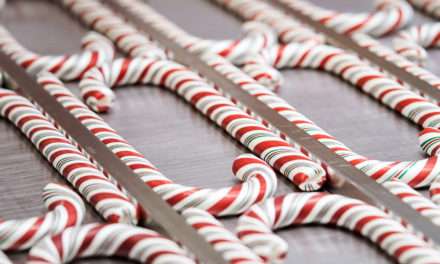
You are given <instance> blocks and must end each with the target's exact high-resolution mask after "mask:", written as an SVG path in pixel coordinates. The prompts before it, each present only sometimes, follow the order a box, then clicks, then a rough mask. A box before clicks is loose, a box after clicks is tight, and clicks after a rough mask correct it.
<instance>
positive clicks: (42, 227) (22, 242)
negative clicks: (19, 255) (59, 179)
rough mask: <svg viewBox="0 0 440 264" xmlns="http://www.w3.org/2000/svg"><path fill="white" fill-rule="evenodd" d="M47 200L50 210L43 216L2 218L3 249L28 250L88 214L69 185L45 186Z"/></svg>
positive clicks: (80, 221) (51, 184) (44, 195)
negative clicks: (17, 218) (13, 218)
mask: <svg viewBox="0 0 440 264" xmlns="http://www.w3.org/2000/svg"><path fill="white" fill-rule="evenodd" d="M43 201H44V205H45V206H46V208H47V209H48V210H49V212H48V213H46V214H45V215H43V216H40V217H31V218H28V219H20V220H6V221H3V220H0V249H1V250H23V249H27V248H30V247H32V246H33V245H35V244H36V243H37V242H39V241H40V240H41V239H42V238H44V237H45V236H48V235H52V234H56V233H59V232H61V231H63V230H64V229H66V228H68V227H72V226H78V225H80V224H81V223H82V221H83V219H84V215H85V207H84V204H83V202H82V200H81V198H80V197H79V196H78V195H77V194H76V193H75V192H74V191H72V190H70V189H69V188H67V187H65V186H61V185H58V184H54V183H49V184H48V185H46V187H44V191H43ZM1 263H3V262H1Z"/></svg>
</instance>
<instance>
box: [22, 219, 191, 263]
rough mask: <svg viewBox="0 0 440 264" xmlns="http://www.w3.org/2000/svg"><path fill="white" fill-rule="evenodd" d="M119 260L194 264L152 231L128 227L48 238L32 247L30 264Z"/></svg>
mask: <svg viewBox="0 0 440 264" xmlns="http://www.w3.org/2000/svg"><path fill="white" fill-rule="evenodd" d="M109 256H118V257H124V258H127V259H130V260H134V261H137V262H139V263H152V264H153V263H154V264H171V263H182V264H190V263H191V264H195V263H196V262H195V261H194V260H192V259H191V258H190V257H188V256H187V253H186V252H185V250H183V249H182V248H181V247H179V246H178V245H177V244H176V243H175V242H174V241H172V240H170V239H168V238H165V237H163V236H161V235H160V234H158V233H156V232H155V231H153V230H150V229H147V228H140V227H135V226H130V225H125V224H88V225H84V226H79V227H73V228H68V229H66V230H64V231H63V232H61V233H60V234H57V235H55V236H52V237H46V238H45V239H43V240H42V241H41V242H40V243H38V244H37V245H35V246H34V247H32V249H31V250H30V252H29V256H28V260H27V262H26V263H27V264H62V263H70V262H71V261H73V260H75V259H80V258H89V257H109Z"/></svg>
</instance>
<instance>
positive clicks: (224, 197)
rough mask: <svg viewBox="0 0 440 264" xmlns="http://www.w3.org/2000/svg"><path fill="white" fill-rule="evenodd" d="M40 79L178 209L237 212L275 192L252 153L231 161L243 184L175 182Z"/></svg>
mask: <svg viewBox="0 0 440 264" xmlns="http://www.w3.org/2000/svg"><path fill="white" fill-rule="evenodd" d="M140 60H144V59H140ZM38 81H39V82H40V83H41V84H42V85H43V87H44V88H45V89H46V90H47V91H48V92H49V93H50V94H51V95H52V96H54V97H55V98H57V100H58V101H59V102H60V103H61V104H62V105H63V106H64V107H65V108H66V109H68V110H69V111H70V112H71V113H72V114H73V115H74V116H75V117H76V118H78V120H80V121H81V122H82V123H83V124H84V126H86V127H87V128H89V129H90V130H91V131H92V133H94V134H95V135H96V136H97V137H98V138H99V139H100V140H101V141H102V142H103V143H104V144H106V145H107V147H108V148H109V149H110V150H112V151H113V153H115V155H117V156H118V157H119V158H120V159H121V160H122V161H123V162H125V163H126V164H127V165H128V166H129V167H130V168H131V169H133V171H134V172H135V173H137V174H138V175H139V176H140V178H141V179H142V180H143V181H144V182H145V183H146V184H148V185H149V186H150V187H151V188H153V190H155V191H156V192H158V193H159V194H160V195H161V196H162V197H163V198H164V199H165V200H166V201H167V202H168V203H170V204H171V205H172V206H173V207H174V208H175V209H176V210H183V209H186V208H189V207H197V208H201V209H204V210H208V211H209V212H211V213H212V214H215V215H218V216H223V215H231V214H238V213H241V212H243V211H245V210H246V209H247V208H249V207H250V206H251V205H252V204H254V203H256V202H260V201H262V200H264V199H266V198H268V197H272V196H273V195H274V194H275V191H276V187H277V179H276V175H275V173H274V172H273V170H272V169H271V168H270V167H269V166H268V165H267V164H265V163H264V162H263V161H262V160H260V159H258V158H256V157H255V156H253V155H249V154H242V155H240V156H239V157H237V158H236V159H235V161H234V163H233V165H232V170H233V173H234V175H235V176H236V177H237V178H238V179H239V180H241V181H243V183H241V184H237V185H235V186H232V187H228V188H220V189H217V190H213V189H200V188H194V187H189V186H184V185H180V184H177V183H174V182H173V181H171V180H170V179H168V178H166V177H165V176H164V175H163V174H161V173H160V172H159V170H158V169H157V168H156V167H154V165H153V164H151V162H149V161H148V160H147V159H145V157H144V156H143V155H142V154H141V153H140V152H138V151H137V150H136V149H135V148H133V147H132V146H131V145H129V144H128V142H127V141H126V140H125V139H123V138H122V137H121V136H119V135H118V134H117V133H116V131H115V130H113V129H112V128H111V127H110V126H109V125H107V123H105V122H104V121H103V120H102V119H101V118H100V117H99V116H98V115H96V114H95V113H93V112H92V111H90V110H89V109H88V108H87V107H86V106H85V105H84V104H83V103H82V102H81V101H79V100H78V99H76V97H75V96H74V95H72V94H71V93H70V92H69V91H68V90H67V89H66V88H65V87H64V85H63V84H62V83H61V82H59V81H58V80H57V79H56V78H55V77H53V76H51V75H45V76H41V77H40V78H39V79H38Z"/></svg>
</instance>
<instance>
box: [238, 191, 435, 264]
mask: <svg viewBox="0 0 440 264" xmlns="http://www.w3.org/2000/svg"><path fill="white" fill-rule="evenodd" d="M312 223H314V224H324V225H327V224H330V225H336V226H338V227H343V228H346V229H348V230H350V231H353V232H356V233H359V234H361V235H362V236H364V237H366V238H368V239H369V240H370V241H372V242H373V243H375V244H377V245H378V246H379V247H380V248H381V249H382V250H384V251H385V252H386V253H388V254H389V255H390V256H392V257H393V258H395V259H396V260H397V261H398V262H399V263H438V262H440V252H438V251H437V250H436V249H434V248H432V247H431V246H429V245H428V244H427V243H426V242H425V241H423V240H422V239H420V238H418V237H417V236H415V235H414V234H413V233H412V232H410V231H409V230H407V229H406V228H405V227H404V226H402V225H401V224H400V223H399V222H397V221H395V220H393V219H392V218H391V217H390V216H388V215H387V214H386V213H385V212H383V211H381V210H379V209H377V208H376V207H373V206H370V205H368V204H365V203H364V202H362V201H359V200H356V199H351V198H347V197H344V196H341V195H334V194H325V193H307V194H304V193H303V194H299V193H292V194H288V195H285V196H278V197H276V198H272V199H269V200H267V201H265V202H263V203H261V204H258V205H255V206H253V207H252V208H251V209H250V210H249V211H248V212H246V213H245V214H244V215H242V216H241V217H240V219H239V221H238V226H237V232H238V236H239V237H240V239H241V240H242V241H243V243H245V245H247V246H249V247H250V248H251V249H253V250H254V252H255V253H256V254H257V255H259V256H260V257H262V258H263V259H264V260H265V261H269V262H270V263H280V262H281V261H282V260H283V259H284V258H285V257H286V254H287V244H286V243H285V242H284V240H282V239H281V238H280V237H278V236H276V235H275V234H274V233H272V231H271V230H276V229H280V228H284V227H288V226H294V225H305V224H312Z"/></svg>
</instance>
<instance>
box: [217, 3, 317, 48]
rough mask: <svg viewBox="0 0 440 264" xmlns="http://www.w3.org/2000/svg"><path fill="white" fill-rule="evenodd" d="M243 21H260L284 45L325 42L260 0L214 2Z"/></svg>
mask: <svg viewBox="0 0 440 264" xmlns="http://www.w3.org/2000/svg"><path fill="white" fill-rule="evenodd" d="M215 1H216V2H217V3H219V4H221V5H223V6H225V7H226V8H228V9H229V10H231V11H233V12H234V13H235V14H237V15H239V16H240V17H242V18H243V19H245V20H254V21H260V22H263V23H266V24H268V25H269V26H270V27H271V28H273V29H275V31H276V32H277V34H278V36H279V38H280V40H281V41H282V42H284V43H290V42H300V43H306V42H307V43H316V44H322V43H324V42H325V40H324V37H323V36H322V35H319V34H317V33H315V32H313V31H312V30H310V29H309V28H308V27H305V26H304V25H302V24H301V23H299V22H297V21H295V20H293V19H292V18H290V17H289V16H287V15H286V14H285V13H283V12H281V11H280V10H278V9H276V8H274V7H273V6H272V5H270V4H267V3H266V2H264V1H261V0H215Z"/></svg>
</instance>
